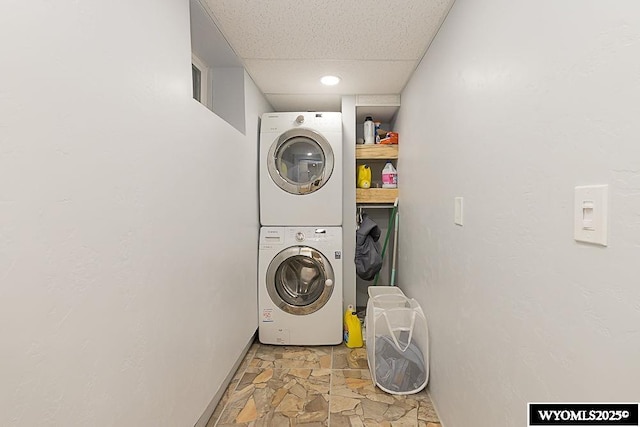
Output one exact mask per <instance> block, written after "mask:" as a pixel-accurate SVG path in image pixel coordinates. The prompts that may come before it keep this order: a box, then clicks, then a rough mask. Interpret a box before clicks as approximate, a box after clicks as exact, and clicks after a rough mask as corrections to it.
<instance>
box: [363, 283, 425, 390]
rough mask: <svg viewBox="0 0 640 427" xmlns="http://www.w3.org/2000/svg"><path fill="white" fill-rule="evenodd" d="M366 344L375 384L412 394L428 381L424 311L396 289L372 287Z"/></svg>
mask: <svg viewBox="0 0 640 427" xmlns="http://www.w3.org/2000/svg"><path fill="white" fill-rule="evenodd" d="M366 335H367V338H366V342H367V358H368V359H369V370H370V371H371V379H372V380H373V382H374V384H376V385H377V386H378V387H380V388H381V389H382V390H384V391H386V392H387V393H391V394H413V393H417V392H419V391H420V390H422V389H423V388H424V387H425V386H426V385H427V382H428V381H429V332H428V329H427V319H426V318H425V316H424V312H423V311H422V308H421V307H420V305H419V304H418V302H417V301H416V300H414V299H409V298H407V297H406V296H405V295H404V293H403V292H402V290H400V289H399V288H397V287H395V286H370V287H369V301H368V302H367V319H366Z"/></svg>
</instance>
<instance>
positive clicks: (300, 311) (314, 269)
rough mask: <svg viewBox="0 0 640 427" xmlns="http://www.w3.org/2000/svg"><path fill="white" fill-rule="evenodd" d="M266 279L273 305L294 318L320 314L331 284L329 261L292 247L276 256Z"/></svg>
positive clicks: (299, 247)
mask: <svg viewBox="0 0 640 427" xmlns="http://www.w3.org/2000/svg"><path fill="white" fill-rule="evenodd" d="M266 279H267V280H266V285H267V292H268V293H269V296H270V297H271V300H272V301H273V303H274V304H275V305H276V306H277V307H279V308H280V309H281V310H283V311H285V312H287V313H290V314H295V315H305V314H310V313H313V312H315V311H318V310H320V309H321V308H322V307H323V306H324V305H325V304H326V303H327V301H329V298H331V294H332V292H333V288H334V286H333V285H334V281H335V277H334V274H333V268H332V267H331V264H330V263H329V260H328V259H327V258H326V257H325V256H324V255H323V254H322V253H320V252H319V251H317V250H315V249H313V248H310V247H307V246H292V247H290V248H287V249H285V250H283V251H282V252H280V253H279V254H278V255H276V256H275V257H274V258H273V260H272V261H271V263H270V264H269V267H268V268H267V277H266Z"/></svg>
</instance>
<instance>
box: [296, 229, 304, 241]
mask: <svg viewBox="0 0 640 427" xmlns="http://www.w3.org/2000/svg"><path fill="white" fill-rule="evenodd" d="M296 240H297V241H298V242H302V241H303V240H304V233H303V232H302V231H298V232H297V233H296Z"/></svg>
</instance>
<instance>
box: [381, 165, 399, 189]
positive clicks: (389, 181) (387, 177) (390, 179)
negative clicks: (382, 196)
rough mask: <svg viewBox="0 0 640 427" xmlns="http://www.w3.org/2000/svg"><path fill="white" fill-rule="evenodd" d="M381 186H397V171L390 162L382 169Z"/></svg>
mask: <svg viewBox="0 0 640 427" xmlns="http://www.w3.org/2000/svg"><path fill="white" fill-rule="evenodd" d="M382 188H398V171H397V170H396V168H394V167H393V164H392V163H391V162H387V164H386V165H384V169H382Z"/></svg>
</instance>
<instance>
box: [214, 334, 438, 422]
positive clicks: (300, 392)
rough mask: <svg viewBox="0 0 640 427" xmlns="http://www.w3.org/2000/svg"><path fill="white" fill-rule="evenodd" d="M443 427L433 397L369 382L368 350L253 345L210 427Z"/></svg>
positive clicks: (340, 346)
mask: <svg viewBox="0 0 640 427" xmlns="http://www.w3.org/2000/svg"><path fill="white" fill-rule="evenodd" d="M214 426H218V427H225V426H247V427H250V426H251V427H252V426H256V427H257V426H263V427H280V426H283V427H284V426H307V427H316V426H318V427H319V426H329V427H343V426H344V427H351V426H353V427H355V426H363V427H374V426H375V427H378V426H383V427H396V426H418V427H440V423H439V420H438V416H437V415H436V412H435V410H434V409H433V405H432V404H431V400H430V399H429V395H428V394H427V392H426V391H425V390H423V391H421V392H420V393H416V394H412V395H407V396H397V395H391V394H387V393H385V392H383V391H382V390H380V389H379V388H377V387H375V386H374V385H373V383H372V382H371V376H370V374H369V369H368V365H367V353H366V350H365V349H364V348H358V349H350V348H347V347H346V346H345V345H344V344H342V345H337V346H326V347H282V346H270V345H263V344H259V343H257V342H256V343H254V344H253V345H252V346H251V348H250V349H249V351H248V352H247V355H246V356H245V358H244V360H243V361H242V364H241V365H240V367H239V368H238V371H237V372H236V374H235V376H234V378H233V380H232V381H231V383H230V384H229V387H228V388H227V390H226V392H225V394H224V396H223V397H222V399H221V400H220V403H219V404H218V406H217V407H216V409H215V411H214V412H213V415H212V417H211V419H210V420H209V422H208V423H207V427H214Z"/></svg>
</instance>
